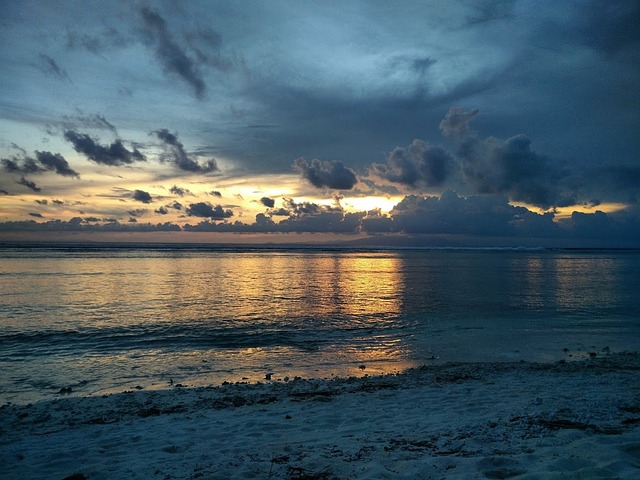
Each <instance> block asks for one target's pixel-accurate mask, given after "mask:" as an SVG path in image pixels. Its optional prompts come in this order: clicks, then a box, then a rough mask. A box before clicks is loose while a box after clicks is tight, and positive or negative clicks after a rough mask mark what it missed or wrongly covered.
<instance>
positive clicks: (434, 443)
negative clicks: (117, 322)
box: [0, 353, 640, 480]
mask: <svg viewBox="0 0 640 480" xmlns="http://www.w3.org/2000/svg"><path fill="white" fill-rule="evenodd" d="M639 425H640V354H639V353H615V354H610V355H606V356H598V357H597V358H591V359H588V360H580V361H572V362H556V363H527V362H514V363H506V362H498V363H448V364H442V365H436V366H429V367H420V368H415V369H410V370H408V371H406V372H404V373H400V374H388V375H383V376H369V377H366V376H365V377H358V378H356V377H349V378H335V379H331V380H304V379H296V380H291V381H289V382H276V381H274V382H269V383H260V384H248V383H234V384H226V385H221V386H218V387H193V388H182V387H176V386H174V388H173V389H171V390H139V391H130V392H127V393H119V394H112V395H104V396H100V397H98V396H95V397H68V398H59V399H55V400H51V401H43V402H37V403H34V404H32V405H13V404H7V405H4V406H2V407H0V439H1V440H0V450H1V451H2V452H3V454H2V456H3V457H4V462H3V463H4V464H5V468H6V472H8V473H9V475H10V476H9V477H8V478H34V479H36V478H60V479H62V478H66V477H67V476H70V475H72V474H78V475H82V476H83V477H84V478H90V479H92V480H95V479H101V478H105V479H106V478H141V479H142V478H175V479H183V478H184V479H187V478H262V479H264V478H274V479H275V478H291V479H295V478H298V479H300V478H318V479H320V478H322V479H333V478H338V479H342V478H418V477H422V478H430V477H431V478H456V477H458V478H556V477H557V476H559V475H561V474H570V475H573V476H574V477H572V478H630V476H632V475H638V474H639V473H640V428H638V427H639ZM77 478H81V477H77Z"/></svg>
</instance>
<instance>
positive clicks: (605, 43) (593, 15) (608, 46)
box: [577, 0, 640, 55]
mask: <svg viewBox="0 0 640 480" xmlns="http://www.w3.org/2000/svg"><path fill="white" fill-rule="evenodd" d="M581 10H582V13H583V15H582V17H578V23H577V31H578V34H579V38H580V40H581V41H582V42H584V43H585V44H586V45H588V46H590V47H592V48H594V49H596V50H599V51H602V52H604V53H606V54H608V55H611V54H615V53H617V52H619V51H621V50H624V49H626V48H629V47H635V46H638V44H640V29H639V28H638V26H639V25H640V3H638V2H637V1H636V0H615V1H608V2H603V1H591V2H586V3H585V5H583V6H582V9H581ZM580 20H582V21H580Z"/></svg>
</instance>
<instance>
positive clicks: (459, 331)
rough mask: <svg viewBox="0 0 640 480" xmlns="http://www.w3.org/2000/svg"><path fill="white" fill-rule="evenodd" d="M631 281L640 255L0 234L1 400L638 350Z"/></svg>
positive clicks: (637, 312)
mask: <svg viewBox="0 0 640 480" xmlns="http://www.w3.org/2000/svg"><path fill="white" fill-rule="evenodd" d="M638 292H640V252H639V251H605V250H602V251H572V250H542V249H540V250H535V249H534V250H512V249H493V250H472V249H469V250H464V249H463V250H446V249H445V250H433V249H432V250H368V251H367V250H351V249H340V248H335V249H330V248H329V249H327V248H324V249H323V248H306V249H305V248H285V249H278V248H233V247H227V248H223V247H204V246H184V245H183V246H151V245H143V246H129V245H120V246H96V245H93V246H88V245H85V246H79V245H76V246H58V247H53V248H43V247H30V248H24V247H22V248H21V247H10V246H5V247H0V404H4V403H6V402H9V401H11V402H27V401H34V400H38V399H43V398H54V397H56V396H58V395H60V393H59V391H60V389H61V388H66V387H71V389H72V394H78V395H87V394H101V393H105V392H114V391H123V390H127V389H131V388H135V387H138V386H139V387H143V388H146V389H153V388H167V387H169V386H170V384H171V382H173V384H174V385H175V384H177V383H181V384H183V385H208V384H219V383H221V382H223V381H242V380H245V381H257V380H261V379H264V378H265V374H266V373H267V372H273V376H272V378H273V379H278V378H282V379H284V377H290V378H293V377H294V376H303V377H307V378H308V377H320V378H324V377H331V376H334V375H363V374H370V375H371V374H380V373H388V372H394V371H400V370H402V369H405V368H407V367H411V366H417V365H422V364H427V365H429V364H434V363H441V362H445V361H514V360H528V361H529V360H532V361H554V360H559V359H567V360H570V359H577V358H582V357H584V356H585V355H587V354H588V352H597V353H598V354H601V355H604V354H606V353H607V352H614V351H621V350H637V345H638V340H639V339H640V306H639V305H638ZM565 349H566V350H565ZM362 367H364V368H362Z"/></svg>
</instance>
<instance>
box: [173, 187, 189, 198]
mask: <svg viewBox="0 0 640 480" xmlns="http://www.w3.org/2000/svg"><path fill="white" fill-rule="evenodd" d="M169 191H170V192H171V193H173V194H174V195H178V196H179V197H184V196H185V195H187V194H190V193H191V192H190V191H189V190H188V189H186V188H182V187H178V186H177V185H174V186H173V187H171V188H170V189H169Z"/></svg>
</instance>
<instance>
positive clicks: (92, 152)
mask: <svg viewBox="0 0 640 480" xmlns="http://www.w3.org/2000/svg"><path fill="white" fill-rule="evenodd" d="M64 138H65V139H66V140H67V141H69V142H70V143H71V144H72V145H73V148H74V150H75V151H76V152H78V153H82V154H84V155H85V156H86V157H87V158H88V159H89V160H92V161H94V162H96V163H99V164H101V165H108V166H114V167H117V166H121V165H130V164H132V163H134V162H140V161H145V160H146V158H145V156H144V155H143V154H142V153H140V151H139V150H138V149H137V148H134V149H133V150H132V151H129V150H127V148H126V147H125V146H124V145H123V143H122V140H120V139H117V140H116V141H115V142H113V143H111V144H110V145H108V146H102V145H100V144H99V143H97V142H96V141H95V140H94V139H93V138H91V137H90V136H89V135H86V134H82V133H77V132H74V131H73V130H67V131H66V132H65V133H64Z"/></svg>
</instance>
